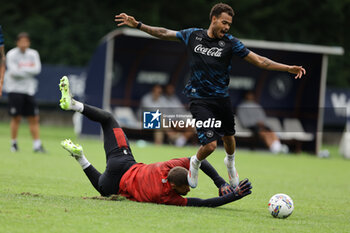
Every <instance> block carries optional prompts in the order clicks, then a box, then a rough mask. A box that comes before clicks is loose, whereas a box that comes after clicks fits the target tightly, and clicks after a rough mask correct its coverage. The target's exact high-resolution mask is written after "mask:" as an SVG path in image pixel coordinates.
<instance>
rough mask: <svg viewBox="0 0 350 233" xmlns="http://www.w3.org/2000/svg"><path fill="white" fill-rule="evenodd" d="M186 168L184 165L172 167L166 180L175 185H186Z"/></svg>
mask: <svg viewBox="0 0 350 233" xmlns="http://www.w3.org/2000/svg"><path fill="white" fill-rule="evenodd" d="M187 174H188V170H187V169H186V168H184V167H173V168H172V169H171V170H170V171H169V173H168V181H169V182H170V183H173V184H175V185H176V186H182V185H188V181H187Z"/></svg>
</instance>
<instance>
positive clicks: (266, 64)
mask: <svg viewBox="0 0 350 233" xmlns="http://www.w3.org/2000/svg"><path fill="white" fill-rule="evenodd" d="M261 64H262V65H263V66H264V67H265V68H268V67H269V66H270V65H271V64H272V61H271V60H270V59H267V58H265V59H264V60H263V62H262V63H261Z"/></svg>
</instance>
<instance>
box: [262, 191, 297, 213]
mask: <svg viewBox="0 0 350 233" xmlns="http://www.w3.org/2000/svg"><path fill="white" fill-rule="evenodd" d="M268 208H269V212H270V213H271V215H272V216H273V217H275V218H287V217H289V216H290V215H291V214H292V213H293V210H294V203H293V200H292V198H290V196H288V195H286V194H283V193H278V194H275V195H273V196H272V197H271V198H270V201H269V206H268Z"/></svg>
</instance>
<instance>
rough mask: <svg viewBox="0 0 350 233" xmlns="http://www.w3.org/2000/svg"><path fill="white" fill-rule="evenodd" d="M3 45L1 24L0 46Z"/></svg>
mask: <svg viewBox="0 0 350 233" xmlns="http://www.w3.org/2000/svg"><path fill="white" fill-rule="evenodd" d="M3 45H4V36H3V35H2V29H1V25H0V46H3Z"/></svg>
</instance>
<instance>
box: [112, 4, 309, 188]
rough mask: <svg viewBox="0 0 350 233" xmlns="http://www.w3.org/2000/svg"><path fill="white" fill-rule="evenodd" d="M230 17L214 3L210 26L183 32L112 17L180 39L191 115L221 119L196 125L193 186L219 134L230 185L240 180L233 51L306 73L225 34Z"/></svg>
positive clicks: (269, 66)
mask: <svg viewBox="0 0 350 233" xmlns="http://www.w3.org/2000/svg"><path fill="white" fill-rule="evenodd" d="M233 16H234V11H233V10H232V8H231V7H230V6H229V5H227V4H224V3H218V4H216V5H214V6H213V7H212V9H211V11H210V15H209V18H210V21H211V22H210V26H209V28H208V29H199V28H190V29H185V30H181V31H174V30H169V29H166V28H161V27H153V26H148V25H146V24H143V23H142V22H141V21H137V20H135V18H134V17H132V16H129V15H127V14H125V13H121V14H119V15H116V16H115V21H116V22H117V25H118V26H123V25H127V26H129V27H133V28H137V29H140V30H142V31H144V32H146V33H148V34H150V35H152V36H155V37H157V38H160V39H164V40H179V41H182V42H183V43H184V44H185V45H186V48H187V52H188V56H189V62H190V68H191V78H190V80H189V81H188V83H187V85H186V87H185V90H184V93H185V94H186V95H187V97H188V99H189V104H190V111H191V113H192V115H193V118H195V119H196V120H201V121H205V120H208V119H209V118H215V119H216V120H220V121H221V127H219V128H215V127H213V128H204V127H201V128H197V134H198V139H199V142H200V143H201V146H200V148H199V150H198V151H197V154H196V155H194V156H192V157H191V162H190V169H189V172H188V183H189V185H190V186H191V187H192V188H195V187H196V186H197V183H198V169H199V167H200V165H201V161H202V160H204V159H205V158H206V157H208V156H209V155H210V154H211V153H212V152H213V151H214V150H215V149H216V146H217V140H218V139H220V138H221V139H222V140H223V142H224V147H225V151H226V157H225V159H224V162H225V165H226V167H227V171H228V175H229V181H230V184H231V185H232V186H233V187H235V186H237V185H238V183H239V177H238V173H237V171H236V168H235V156H234V152H235V147H236V141H235V138H234V134H235V128H234V125H235V121H234V115H233V109H232V104H231V101H230V97H229V93H228V84H229V73H230V70H231V60H232V57H233V55H236V56H238V57H240V58H242V59H244V60H245V61H247V62H249V63H251V64H253V65H255V66H257V67H260V68H262V69H267V70H275V71H285V72H289V73H292V74H295V79H298V78H301V77H302V76H303V75H304V74H305V73H306V72H305V69H304V68H303V67H302V66H294V65H293V66H290V65H285V64H281V63H278V62H275V61H272V60H270V59H268V58H266V57H263V56H260V55H258V54H256V53H254V52H252V51H250V50H249V49H247V48H246V47H245V46H244V44H243V43H242V42H241V41H239V40H238V39H237V38H235V37H234V36H232V35H230V34H228V31H229V29H230V27H231V24H232V18H233Z"/></svg>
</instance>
